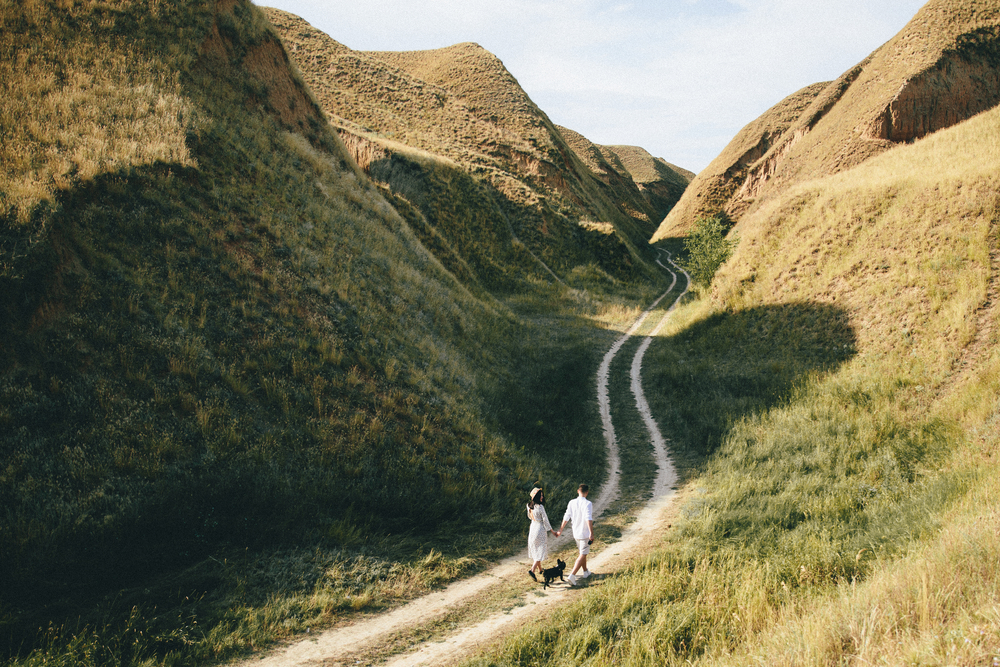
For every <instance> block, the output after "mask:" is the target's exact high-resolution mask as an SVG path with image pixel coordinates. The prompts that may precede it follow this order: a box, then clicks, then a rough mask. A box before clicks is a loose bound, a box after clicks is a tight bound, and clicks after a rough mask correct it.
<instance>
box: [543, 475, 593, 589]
mask: <svg viewBox="0 0 1000 667" xmlns="http://www.w3.org/2000/svg"><path fill="white" fill-rule="evenodd" d="M588 493H590V487H589V486H587V485H586V484H581V485H580V487H579V488H578V489H577V496H576V498H574V499H573V500H571V501H569V504H568V505H567V506H566V513H565V514H564V515H563V521H562V526H560V527H559V530H553V529H552V526H551V525H550V524H549V517H548V515H546V513H545V492H544V491H542V490H541V489H540V488H538V487H535V488H534V489H532V490H531V493H530V494H528V495H529V498H530V499H529V500H528V518H529V519H531V530H530V531H529V532H528V555H529V556H530V557H531V560H533V561H534V562H535V563H534V565H532V566H531V569H530V570H528V574H529V575H531V578H532V579H535V581H538V579H537V578H536V577H535V573H536V572H541V571H542V561H543V560H545V557H546V556H548V555H549V547H548V534H549V532H551V533H552V534H553V535H554V536H556V537H559V536H560V535H562V531H563V529H564V528H565V527H566V524H567V523H571V522H572V524H573V537H574V539H576V546H577V549H578V550H579V552H580V555H579V556H578V557H577V559H576V562H575V563H574V564H573V571H572V572H570V574H569V583H570V585H571V586H576V580H577V572H580V571H581V570H582V572H580V578H581V579H586V578H587V577H589V576H590V571H589V570H588V569H587V554H589V553H590V544H591V543H592V542H593V541H594V516H593V513H594V509H593V507H594V506H593V503H591V502H590V501H589V500H587V494H588Z"/></svg>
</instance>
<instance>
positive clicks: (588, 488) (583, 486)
mask: <svg viewBox="0 0 1000 667" xmlns="http://www.w3.org/2000/svg"><path fill="white" fill-rule="evenodd" d="M579 490H580V491H583V492H584V493H589V492H590V487H589V486H587V485H586V484H581V485H580V488H579Z"/></svg>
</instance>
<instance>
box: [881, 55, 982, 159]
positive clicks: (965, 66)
mask: <svg viewBox="0 0 1000 667" xmlns="http://www.w3.org/2000/svg"><path fill="white" fill-rule="evenodd" d="M998 103H1000V70H998V69H997V67H996V66H995V64H994V63H993V62H990V61H985V62H976V61H974V60H972V58H970V57H968V56H965V55H963V54H960V53H953V54H947V55H946V56H945V57H943V58H942V59H941V60H940V61H938V62H937V63H936V64H935V65H934V67H932V68H930V69H928V70H925V71H923V72H921V73H920V74H918V75H917V76H915V77H913V78H912V79H909V80H907V81H906V82H904V83H903V85H902V87H901V88H900V89H899V92H898V93H896V96H895V97H894V98H893V99H892V101H890V102H889V103H888V104H887V105H885V108H884V109H883V111H882V113H881V114H879V115H878V116H877V117H876V118H875V120H874V121H873V122H872V124H871V125H870V126H869V128H868V135H869V136H870V137H872V138H873V139H884V140H886V141H891V142H895V143H899V142H908V141H913V140H915V139H919V138H920V137H923V136H926V135H928V134H930V133H932V132H937V131H938V130H943V129H944V128H946V127H951V126H952V125H955V124H956V123H960V122H962V121H963V120H966V119H968V118H971V117H972V116H975V115H976V114H978V113H981V112H983V111H986V110H987V109H992V108H993V107H995V106H996V105H997V104H998Z"/></svg>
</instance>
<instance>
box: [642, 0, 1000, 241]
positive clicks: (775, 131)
mask: <svg viewBox="0 0 1000 667" xmlns="http://www.w3.org/2000/svg"><path fill="white" fill-rule="evenodd" d="M998 30H1000V8H998V7H997V5H996V3H995V2H989V1H983V0H979V1H975V2H964V3H955V2H952V1H950V0H932V1H931V2H928V3H927V4H926V5H924V7H923V8H921V10H920V11H919V12H918V13H917V15H916V16H915V17H914V18H913V19H912V20H911V21H910V22H909V24H907V26H906V27H905V28H904V29H903V30H902V31H900V32H899V34H897V35H896V36H895V37H893V38H892V39H891V40H889V41H888V42H887V43H886V44H885V45H884V46H882V47H881V48H879V49H878V50H877V51H875V52H874V53H872V54H871V55H870V56H869V57H868V58H866V59H865V60H863V61H862V62H860V63H858V65H856V66H855V67H853V68H851V69H850V70H849V71H847V72H845V73H844V74H843V75H842V76H841V77H840V78H839V79H837V80H836V81H833V82H830V83H824V84H815V85H813V86H810V87H808V88H804V89H803V90H801V91H798V92H797V93H794V94H793V95H790V96H789V97H788V98H786V99H785V100H783V101H782V102H780V103H779V104H777V105H775V106H774V107H773V108H772V109H770V110H769V111H768V112H767V113H765V114H764V115H763V116H761V117H760V118H758V119H757V120H755V121H753V122H752V123H750V124H749V125H747V126H746V127H745V128H743V130H742V131H741V132H740V133H739V134H737V136H736V137H734V138H733V140H732V141H731V142H730V144H729V145H728V146H727V147H726V149H725V150H724V151H723V152H722V153H721V154H720V155H719V156H718V157H717V158H716V159H715V160H713V161H712V163H711V164H709V166H708V167H706V168H705V169H704V170H703V171H702V172H701V173H700V174H698V177H697V179H695V181H694V182H693V183H692V186H691V187H690V188H689V189H688V190H687V191H686V192H685V196H684V197H683V198H682V199H681V201H680V203H679V204H678V206H677V207H676V208H674V209H673V210H672V211H671V212H670V214H669V215H668V216H667V218H666V220H664V222H663V224H662V225H661V226H660V228H659V230H658V231H657V232H656V234H655V237H654V238H656V239H660V238H665V237H668V236H675V235H677V234H679V233H683V232H684V231H685V230H686V229H688V228H689V227H690V226H691V224H692V223H693V222H694V220H695V219H697V218H698V217H700V216H704V215H717V214H720V213H721V214H724V215H726V216H728V217H729V218H731V219H732V220H737V219H739V218H740V217H741V216H742V215H743V214H744V213H745V212H747V211H749V210H753V209H754V208H755V207H756V206H758V205H760V203H761V202H763V201H766V200H767V199H769V198H770V197H771V196H772V195H774V194H775V193H779V192H783V191H784V190H785V189H786V188H788V187H790V186H792V185H794V184H796V183H801V182H803V181H806V180H808V179H812V178H817V177H821V176H825V175H828V174H833V173H837V172H840V171H843V170H844V169H848V168H850V167H852V166H854V165H857V164H860V163H861V162H864V161H865V160H867V159H869V158H871V157H873V156H875V155H879V154H880V153H882V152H884V151H886V150H889V149H890V148H892V147H893V146H897V145H899V144H902V143H908V142H912V141H914V140H915V139H918V138H920V137H923V136H926V135H927V134H930V133H932V132H935V131H937V130H940V129H943V128H946V127H950V126H951V125H954V124H955V123H958V122H960V121H962V120H965V119H967V118H970V117H972V116H973V115H975V114H977V113H979V112H981V111H984V110H986V109H989V108H992V107H993V106H994V105H995V104H996V103H997V102H998V101H1000V77H998V74H997V69H996V63H997V61H998V58H1000V40H998Z"/></svg>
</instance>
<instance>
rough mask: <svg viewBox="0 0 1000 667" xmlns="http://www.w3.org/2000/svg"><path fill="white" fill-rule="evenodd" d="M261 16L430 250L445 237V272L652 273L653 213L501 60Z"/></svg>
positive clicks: (569, 276)
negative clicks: (376, 44) (587, 153)
mask: <svg viewBox="0 0 1000 667" xmlns="http://www.w3.org/2000/svg"><path fill="white" fill-rule="evenodd" d="M265 11H266V12H267V14H268V16H269V17H270V19H271V21H272V22H273V24H274V25H275V27H276V29H277V30H278V32H279V33H280V34H281V36H282V40H283V41H284V42H285V44H286V45H287V47H288V50H289V52H290V54H291V55H292V57H293V58H294V59H295V61H296V63H297V64H298V67H299V68H300V69H301V71H302V72H303V76H304V77H305V80H306V81H307V82H308V84H309V86H310V88H311V89H312V90H313V91H314V92H315V94H316V96H317V99H318V100H319V102H320V104H321V105H322V107H323V110H324V111H325V112H326V114H327V116H328V117H329V118H330V120H331V123H333V124H334V125H335V126H336V127H337V128H338V129H339V131H340V133H341V136H342V137H343V139H344V141H345V143H346V144H347V146H348V147H349V149H350V150H351V151H352V153H353V155H354V156H355V158H356V159H357V161H358V163H359V164H360V165H361V166H362V168H363V169H364V170H365V171H366V173H368V174H369V175H371V177H372V178H373V179H375V180H376V181H378V182H379V183H382V184H384V185H385V186H386V188H387V189H388V190H389V191H390V193H391V195H390V196H395V197H400V198H403V199H405V200H406V201H407V202H409V203H410V204H412V205H413V207H414V209H415V210H414V211H413V216H414V217H415V218H420V220H419V221H418V222H415V223H414V228H415V229H417V230H418V233H421V234H422V236H421V238H422V239H423V240H424V242H425V243H426V244H427V245H428V246H429V247H437V246H441V245H443V244H444V243H447V245H448V249H447V250H445V251H444V254H439V256H440V257H442V261H446V263H448V266H449V268H453V269H454V268H456V265H457V264H458V263H459V262H458V260H457V259H451V260H445V257H446V255H450V254H454V255H457V256H458V257H461V258H462V259H463V260H464V261H465V263H466V264H467V268H468V272H469V273H470V274H471V276H472V277H474V278H475V280H476V282H477V284H481V285H483V286H485V287H486V288H488V289H491V290H505V291H510V290H511V289H515V288H516V286H517V285H519V284H520V282H521V281H522V280H523V277H524V276H525V275H529V276H535V278H534V279H536V280H546V281H551V280H553V279H554V278H553V276H552V275H551V274H550V271H553V272H554V273H555V274H556V277H557V278H556V279H558V280H563V281H569V282H570V283H571V284H576V283H574V279H575V278H576V277H577V276H579V275H581V274H586V273H587V269H586V267H588V266H591V265H593V266H597V267H599V268H600V269H601V270H602V271H604V272H606V273H608V274H610V275H611V276H613V277H614V278H615V279H624V280H628V281H632V280H635V279H646V280H649V279H654V276H655V271H653V270H652V269H651V267H650V265H649V262H648V258H646V257H645V255H644V252H645V250H640V248H644V246H645V242H646V240H647V239H648V237H649V235H650V234H651V233H652V231H653V222H651V220H650V219H649V212H647V211H646V210H645V207H641V208H637V207H636V206H635V205H634V204H633V205H630V204H628V203H626V205H625V206H622V205H621V201H620V197H618V195H617V194H616V192H615V190H614V189H613V188H609V187H608V186H607V185H605V184H604V183H602V182H601V181H600V180H599V179H598V178H597V177H595V175H593V174H592V173H591V172H590V170H589V169H587V168H586V167H585V166H584V165H583V164H582V163H581V162H580V160H579V158H578V157H577V155H576V153H575V152H574V151H573V150H572V149H571V148H570V147H569V146H568V145H567V143H566V141H565V139H564V138H563V135H562V134H561V133H560V132H559V131H558V130H557V129H556V128H555V126H554V125H553V124H552V123H551V121H550V120H549V119H548V117H547V116H546V115H545V113H544V112H543V111H541V110H540V109H539V108H538V107H537V106H536V105H535V104H534V103H533V102H532V101H531V99H530V98H529V97H528V95H527V94H526V93H525V92H524V91H523V90H522V89H521V87H520V86H519V85H518V83H517V81H516V79H515V78H514V77H513V76H512V75H511V74H510V72H508V71H507V69H506V68H505V67H504V66H503V63H502V62H501V61H500V60H499V59H498V58H497V57H496V56H494V55H492V54H491V53H489V52H488V51H486V50H485V49H483V48H482V47H480V46H478V45H476V44H468V43H467V44H457V45H454V46H451V47H447V48H442V49H436V50H431V51H419V52H399V53H397V52H361V51H354V50H351V49H349V48H347V47H345V46H343V45H341V44H339V43H338V42H336V41H334V40H333V39H331V38H330V37H329V36H328V35H325V34H324V33H322V32H320V31H318V30H316V29H315V28H313V27H312V26H310V25H309V24H308V23H306V22H305V21H303V20H302V19H300V18H298V17H296V16H294V15H292V14H288V13H287V12H283V11H280V10H276V9H266V10H265ZM633 195H634V193H633ZM420 230H424V231H420ZM435 235H437V236H439V237H440V239H441V241H439V242H437V243H435V241H434V240H433V238H434V236H435ZM503 267H506V268H503ZM456 270H457V269H456ZM574 270H575V273H574Z"/></svg>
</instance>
